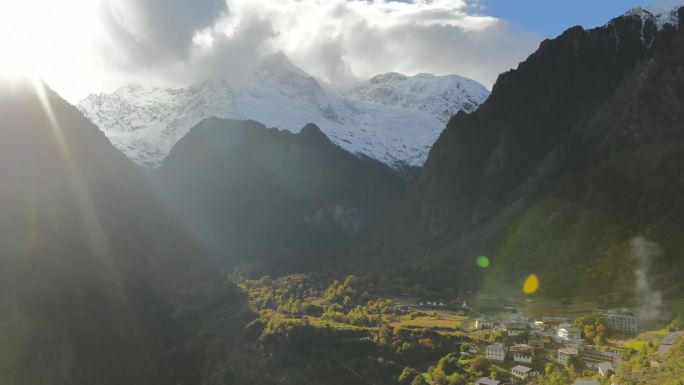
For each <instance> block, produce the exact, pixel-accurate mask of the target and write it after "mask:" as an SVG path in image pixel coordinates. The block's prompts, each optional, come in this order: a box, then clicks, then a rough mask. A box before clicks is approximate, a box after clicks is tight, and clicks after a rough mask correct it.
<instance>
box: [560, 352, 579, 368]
mask: <svg viewBox="0 0 684 385" xmlns="http://www.w3.org/2000/svg"><path fill="white" fill-rule="evenodd" d="M573 357H579V352H578V351H577V349H573V348H565V349H558V362H559V363H560V364H561V365H563V366H565V365H567V364H568V362H569V361H570V359H571V358H573Z"/></svg>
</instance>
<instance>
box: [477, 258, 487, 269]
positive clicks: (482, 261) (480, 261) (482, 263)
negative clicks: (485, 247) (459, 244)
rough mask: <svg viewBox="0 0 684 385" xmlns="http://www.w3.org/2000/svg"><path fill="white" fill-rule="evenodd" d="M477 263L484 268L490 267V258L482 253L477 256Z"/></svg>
mask: <svg viewBox="0 0 684 385" xmlns="http://www.w3.org/2000/svg"><path fill="white" fill-rule="evenodd" d="M477 265H478V266H480V267H481V268H483V269H486V268H488V267H489V258H487V256H485V255H480V256H479V257H477Z"/></svg>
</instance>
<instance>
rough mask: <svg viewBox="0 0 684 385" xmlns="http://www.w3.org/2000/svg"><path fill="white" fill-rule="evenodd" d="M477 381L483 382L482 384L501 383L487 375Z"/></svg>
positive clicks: (492, 384)
mask: <svg viewBox="0 0 684 385" xmlns="http://www.w3.org/2000/svg"><path fill="white" fill-rule="evenodd" d="M477 383H478V384H484V385H499V384H500V383H501V381H497V380H492V379H491V378H489V377H482V378H480V379H479V380H477Z"/></svg>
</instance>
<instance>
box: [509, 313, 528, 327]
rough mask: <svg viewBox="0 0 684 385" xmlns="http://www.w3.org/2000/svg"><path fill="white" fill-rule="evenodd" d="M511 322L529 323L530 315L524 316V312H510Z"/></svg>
mask: <svg viewBox="0 0 684 385" xmlns="http://www.w3.org/2000/svg"><path fill="white" fill-rule="evenodd" d="M510 320H511V322H513V323H518V324H528V323H530V317H528V316H526V315H525V314H522V313H514V314H511V318H510Z"/></svg>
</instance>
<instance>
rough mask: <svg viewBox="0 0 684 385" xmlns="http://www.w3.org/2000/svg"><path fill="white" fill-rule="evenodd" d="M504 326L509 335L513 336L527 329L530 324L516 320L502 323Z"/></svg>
mask: <svg viewBox="0 0 684 385" xmlns="http://www.w3.org/2000/svg"><path fill="white" fill-rule="evenodd" d="M504 328H505V330H506V333H508V335H509V336H512V337H515V336H519V335H521V334H523V333H525V332H527V331H529V329H530V325H528V324H525V323H518V322H508V323H506V324H505V325H504Z"/></svg>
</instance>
